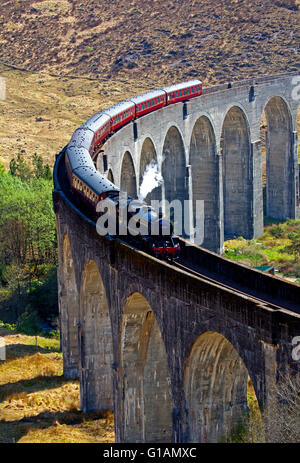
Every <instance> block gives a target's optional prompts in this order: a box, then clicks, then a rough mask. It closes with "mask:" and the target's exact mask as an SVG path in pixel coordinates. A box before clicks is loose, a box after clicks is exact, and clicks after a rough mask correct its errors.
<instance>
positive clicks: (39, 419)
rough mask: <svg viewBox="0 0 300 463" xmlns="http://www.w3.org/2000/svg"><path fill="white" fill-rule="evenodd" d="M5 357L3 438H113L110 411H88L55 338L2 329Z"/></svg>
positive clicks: (1, 365) (0, 383)
mask: <svg viewBox="0 0 300 463" xmlns="http://www.w3.org/2000/svg"><path fill="white" fill-rule="evenodd" d="M0 336H3V337H4V338H5V341H6V346H7V360H6V361H5V362H0V443H4V442H49V443H52V442H67V443H72V442H98V443H101V442H114V422H113V415H112V414H111V413H110V412H104V413H89V414H88V413H87V414H84V413H82V412H81V411H80V408H79V405H80V404H79V400H80V399H79V383H78V381H77V380H67V379H65V378H64V377H63V376H62V354H61V353H60V352H59V343H58V341H57V340H52V339H47V338H42V337H38V345H37V346H35V338H34V337H30V336H25V335H20V334H14V333H12V332H10V331H7V330H2V329H1V330H0Z"/></svg>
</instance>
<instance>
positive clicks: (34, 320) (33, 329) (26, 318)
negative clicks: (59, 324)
mask: <svg viewBox="0 0 300 463" xmlns="http://www.w3.org/2000/svg"><path fill="white" fill-rule="evenodd" d="M16 328H17V331H20V332H21V333H24V334H27V335H29V336H36V335H37V334H38V333H40V331H41V321H40V318H39V316H38V314H37V312H35V311H34V312H30V311H26V312H23V313H22V314H21V315H20V316H19V318H18V320H17V324H16Z"/></svg>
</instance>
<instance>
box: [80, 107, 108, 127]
mask: <svg viewBox="0 0 300 463" xmlns="http://www.w3.org/2000/svg"><path fill="white" fill-rule="evenodd" d="M109 120H110V117H109V116H108V115H107V114H106V112H104V111H101V112H100V113H97V114H94V115H93V116H92V117H90V118H89V120H87V121H86V122H84V124H82V125H81V126H80V127H79V128H80V129H90V130H93V131H94V132H96V130H98V129H99V128H100V127H102V126H103V125H104V124H105V123H106V122H108V121H109Z"/></svg>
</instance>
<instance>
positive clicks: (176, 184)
mask: <svg viewBox="0 0 300 463" xmlns="http://www.w3.org/2000/svg"><path fill="white" fill-rule="evenodd" d="M162 176H163V180H164V182H163V185H162V190H163V193H162V196H163V199H165V200H166V201H168V202H169V203H171V202H172V201H174V200H177V201H180V204H181V210H182V220H181V221H180V220H179V219H177V220H176V218H175V222H178V228H179V232H177V231H176V230H175V233H176V234H180V235H183V236H187V235H188V232H189V230H185V229H184V213H183V211H184V200H187V199H188V198H189V191H188V183H187V176H186V158H185V150H184V143H183V140H182V137H181V134H180V132H179V130H178V129H177V128H176V127H175V126H171V127H170V128H169V130H168V132H167V134H166V136H165V140H164V145H163V161H162ZM170 219H171V221H174V217H173V215H172V214H171V215H170ZM180 222H181V223H180ZM187 222H188V217H187ZM180 229H181V233H180Z"/></svg>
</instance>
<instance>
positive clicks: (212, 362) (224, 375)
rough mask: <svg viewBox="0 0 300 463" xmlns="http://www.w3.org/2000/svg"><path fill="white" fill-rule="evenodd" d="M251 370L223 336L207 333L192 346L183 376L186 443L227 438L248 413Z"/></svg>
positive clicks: (212, 332) (216, 440)
mask: <svg viewBox="0 0 300 463" xmlns="http://www.w3.org/2000/svg"><path fill="white" fill-rule="evenodd" d="M248 378H249V373H248V370H247V368H246V366H245V364H244V362H243V360H242V358H241V357H240V355H239V353H238V352H237V350H236V349H235V348H234V346H233V345H232V344H231V343H230V342H229V341H228V340H227V339H226V338H225V337H224V336H223V335H221V334H220V333H217V332H215V331H206V332H204V333H202V334H201V335H200V336H198V338H197V339H196V341H195V342H194V343H193V345H192V347H191V350H190V353H189V355H188V357H187V360H186V365H185V375H184V397H185V420H186V429H185V440H186V441H187V442H218V441H220V440H221V439H222V440H223V439H227V438H229V437H230V435H231V433H232V432H233V431H234V429H235V427H236V426H237V425H238V424H239V423H240V420H241V419H244V418H245V416H246V415H247V413H248V394H247V393H248Z"/></svg>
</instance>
